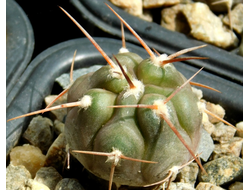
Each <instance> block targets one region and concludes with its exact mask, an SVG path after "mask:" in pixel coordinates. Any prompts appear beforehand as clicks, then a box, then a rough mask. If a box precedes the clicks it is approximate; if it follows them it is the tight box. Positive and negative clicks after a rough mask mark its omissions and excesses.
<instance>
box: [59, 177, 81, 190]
mask: <svg viewBox="0 0 250 190" xmlns="http://www.w3.org/2000/svg"><path fill="white" fill-rule="evenodd" d="M55 190H84V188H83V187H82V185H81V184H80V183H79V182H78V180H76V179H73V178H64V179H62V180H61V181H59V183H58V184H57V185H56V188H55Z"/></svg>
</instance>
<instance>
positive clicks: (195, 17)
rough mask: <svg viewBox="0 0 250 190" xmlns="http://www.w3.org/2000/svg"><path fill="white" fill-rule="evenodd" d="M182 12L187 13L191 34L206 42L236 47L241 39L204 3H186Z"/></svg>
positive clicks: (219, 45) (222, 46)
mask: <svg viewBox="0 0 250 190" xmlns="http://www.w3.org/2000/svg"><path fill="white" fill-rule="evenodd" d="M182 13H183V14H184V15H185V17H186V19H187V21H188V23H189V26H190V28H191V31H190V34H191V35H192V36H193V37H194V38H196V39H198V40H202V41H204V42H207V43H210V44H213V45H216V46H218V47H221V48H225V49H226V48H234V47H236V46H237V44H238V42H239V40H238V38H237V37H236V35H235V34H234V33H233V32H232V31H231V30H229V29H228V28H226V27H224V26H223V23H222V21H221V19H220V18H219V17H217V16H216V15H215V14H214V13H213V12H211V10H210V9H209V7H208V6H207V5H206V4H204V3H199V2H198V3H193V4H186V5H185V6H184V7H183V9H182Z"/></svg>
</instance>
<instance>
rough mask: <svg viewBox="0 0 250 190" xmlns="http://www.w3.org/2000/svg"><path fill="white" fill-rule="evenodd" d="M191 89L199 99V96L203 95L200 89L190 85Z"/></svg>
mask: <svg viewBox="0 0 250 190" xmlns="http://www.w3.org/2000/svg"><path fill="white" fill-rule="evenodd" d="M192 91H193V93H194V94H196V96H197V97H198V99H199V100H201V98H202V97H203V92H202V90H200V89H198V88H195V87H192Z"/></svg>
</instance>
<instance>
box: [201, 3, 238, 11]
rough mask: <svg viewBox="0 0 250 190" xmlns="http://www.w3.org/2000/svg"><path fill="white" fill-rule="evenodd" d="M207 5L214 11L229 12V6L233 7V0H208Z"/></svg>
mask: <svg viewBox="0 0 250 190" xmlns="http://www.w3.org/2000/svg"><path fill="white" fill-rule="evenodd" d="M206 3H207V5H208V6H209V8H210V9H211V11H214V12H221V13H223V12H228V8H231V7H232V4H233V0H227V1H221V0H206Z"/></svg>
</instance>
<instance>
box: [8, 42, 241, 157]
mask: <svg viewBox="0 0 250 190" xmlns="http://www.w3.org/2000/svg"><path fill="white" fill-rule="evenodd" d="M95 40H96V41H97V43H98V44H99V45H100V46H101V47H102V48H103V50H104V51H105V52H106V53H107V54H108V55H109V56H112V54H116V53H117V52H118V50H119V49H120V48H121V41H119V40H114V39H109V38H95ZM127 48H128V49H129V50H130V51H131V52H134V53H137V54H139V55H140V56H141V57H142V58H147V57H148V55H147V53H146V51H145V50H144V49H143V48H140V47H138V46H135V45H133V44H130V43H127ZM75 50H77V55H76V61H75V69H77V68H82V67H88V66H91V65H94V64H106V63H105V60H104V58H103V57H102V56H101V54H100V53H99V52H98V51H97V50H96V49H95V47H94V46H93V45H92V44H91V43H90V42H89V40H88V39H86V38H81V39H75V40H70V41H66V42H63V43H60V44H58V45H55V46H53V47H51V48H49V49H47V50H46V51H44V52H42V53H41V54H40V55H38V56H37V57H36V58H35V59H34V60H33V61H32V62H31V63H30V64H29V66H28V68H27V69H26V70H25V72H24V73H23V74H22V76H21V77H20V79H19V82H18V83H16V84H15V86H14V87H13V88H12V90H11V91H10V93H9V95H8V96H7V102H6V104H7V119H10V118H13V117H16V116H19V115H22V114H25V113H28V112H32V111H35V110H38V109H40V108H41V106H42V103H43V99H44V97H46V96H47V95H49V94H50V93H51V90H52V88H53V84H54V80H55V78H57V77H58V76H60V75H61V74H63V73H65V72H69V69H70V65H71V61H72V57H73V54H74V51H75ZM175 66H176V68H177V69H178V70H179V71H180V72H182V73H183V74H184V76H186V77H187V78H188V77H190V76H192V75H193V74H194V73H195V72H196V71H198V68H196V67H193V66H190V65H187V64H184V63H181V62H177V63H175ZM193 81H196V82H199V83H203V84H205V85H209V86H212V87H214V88H216V89H218V90H220V91H221V92H222V93H221V94H220V93H217V92H214V91H211V90H207V89H203V94H204V98H205V99H206V100H208V101H211V102H214V103H219V104H221V105H222V106H223V107H224V108H225V109H226V114H227V118H226V119H227V120H228V121H229V122H232V123H233V124H235V122H239V121H242V119H243V113H242V112H243V102H242V96H243V89H242V86H241V85H239V84H236V83H233V82H231V81H229V80H225V79H223V78H221V77H219V76H215V75H214V74H211V73H208V72H206V71H201V72H200V73H199V74H198V75H197V76H196V77H195V78H194V80H193ZM30 120H31V117H26V118H20V119H17V120H13V121H10V122H7V126H6V153H7V155H8V153H9V152H10V150H11V148H12V147H13V146H15V145H16V144H17V142H18V140H19V138H20V137H21V134H22V132H23V130H25V129H26V127H27V126H28V123H29V121H30Z"/></svg>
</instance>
